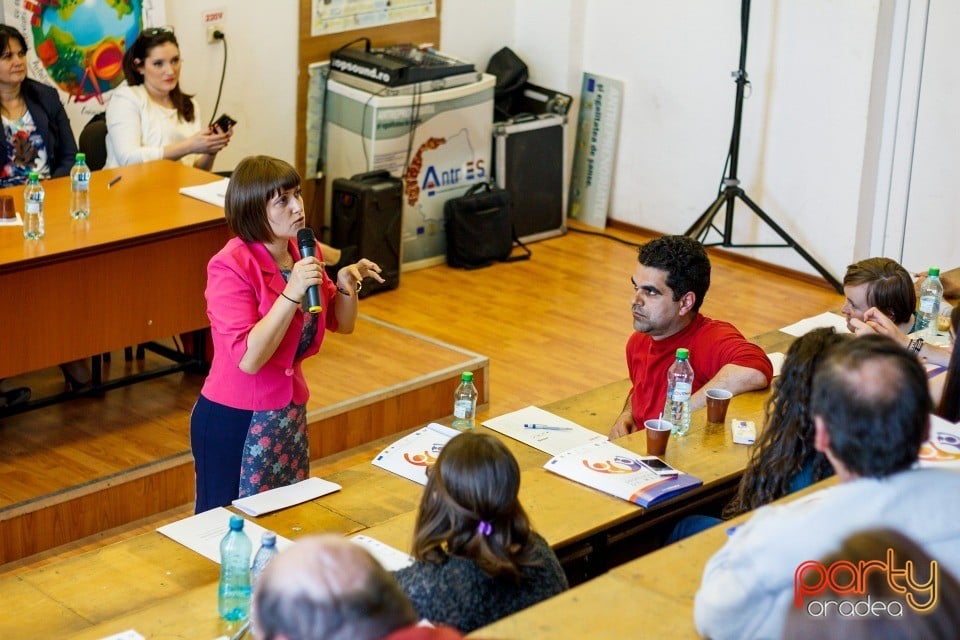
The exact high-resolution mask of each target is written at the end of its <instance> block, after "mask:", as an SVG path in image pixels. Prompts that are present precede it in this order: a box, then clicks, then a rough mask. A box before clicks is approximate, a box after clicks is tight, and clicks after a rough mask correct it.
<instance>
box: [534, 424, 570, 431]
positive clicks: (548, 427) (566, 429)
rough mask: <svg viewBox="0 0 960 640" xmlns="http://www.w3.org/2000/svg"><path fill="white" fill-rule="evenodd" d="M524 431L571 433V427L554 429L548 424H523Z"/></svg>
mask: <svg viewBox="0 0 960 640" xmlns="http://www.w3.org/2000/svg"><path fill="white" fill-rule="evenodd" d="M523 428H524V429H544V430H546V431H573V427H554V426H552V425H549V424H525V425H523Z"/></svg>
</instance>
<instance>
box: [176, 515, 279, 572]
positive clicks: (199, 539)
mask: <svg viewBox="0 0 960 640" xmlns="http://www.w3.org/2000/svg"><path fill="white" fill-rule="evenodd" d="M232 515H233V513H231V512H230V511H228V510H227V509H224V508H223V507H217V508H215V509H210V510H209V511H204V512H203V513H198V514H197V515H194V516H190V517H189V518H183V519H182V520H177V521H176V522H171V523H170V524H166V525H163V526H162V527H158V528H157V531H158V532H160V533H162V534H163V535H165V536H167V537H168V538H170V539H171V540H174V541H176V542H179V543H180V544H182V545H183V546H185V547H187V548H188V549H192V550H193V551H196V552H197V553H199V554H200V555H202V556H205V557H207V558H210V559H211V560H213V561H214V562H216V563H217V564H220V541H221V540H223V536H225V535H227V531H229V529H230V516H232ZM243 531H244V533H246V534H247V537H248V538H250V542H251V543H253V544H251V545H250V547H251V549H250V562H251V564H252V563H253V555H254V554H255V553H256V552H257V549H259V548H260V538H261V536H262V535H263V532H264V531H266V529H264V528H263V527H261V526H260V525H258V524H255V523H253V522H250V521H249V520H247V519H244V522H243ZM291 544H293V543H292V542H291V541H290V540H288V539H287V538H284V537H283V536H277V549H278V550H280V551H283V550H284V549H286V548H287V547H289V546H290V545H291Z"/></svg>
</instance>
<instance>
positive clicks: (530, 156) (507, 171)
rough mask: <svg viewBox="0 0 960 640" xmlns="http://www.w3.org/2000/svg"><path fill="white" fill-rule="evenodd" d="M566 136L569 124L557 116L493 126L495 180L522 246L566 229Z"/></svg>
mask: <svg viewBox="0 0 960 640" xmlns="http://www.w3.org/2000/svg"><path fill="white" fill-rule="evenodd" d="M566 136H567V119H566V117H565V116H563V115H559V114H556V113H543V114H540V115H532V114H521V115H517V116H514V117H512V118H510V119H509V120H504V121H502V122H495V123H494V128H493V160H494V177H495V179H496V183H497V186H499V187H500V188H501V189H506V191H507V192H508V193H509V194H510V219H511V221H512V222H513V226H514V229H515V230H516V232H517V236H518V237H519V238H520V240H521V241H522V242H533V241H536V240H543V239H545V238H552V237H554V236H558V235H562V234H563V233H565V232H566V230H567V227H566V221H567V189H568V185H567V175H566V171H565V167H566V166H567V158H566V155H567V144H566Z"/></svg>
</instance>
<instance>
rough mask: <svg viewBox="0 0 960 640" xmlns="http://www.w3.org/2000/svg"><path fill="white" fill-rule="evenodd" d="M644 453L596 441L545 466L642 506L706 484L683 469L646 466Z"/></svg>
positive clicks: (581, 482)
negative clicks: (673, 471)
mask: <svg viewBox="0 0 960 640" xmlns="http://www.w3.org/2000/svg"><path fill="white" fill-rule="evenodd" d="M655 457H656V456H640V455H638V454H636V453H633V452H632V451H630V450H628V449H624V448H623V447H620V446H617V445H615V444H613V443H612V442H609V441H606V442H592V443H590V444H588V445H585V446H583V447H578V448H576V449H571V450H569V451H564V452H563V453H561V454H560V455H558V456H556V457H554V458H551V459H550V461H549V462H547V464H545V465H543V467H544V468H545V469H546V470H547V471H551V472H553V473H556V474H558V475H561V476H563V477H564V478H569V479H570V480H573V481H574V482H579V483H580V484H584V485H587V486H588V487H593V488H594V489H599V490H600V491H603V492H605V493H609V494H610V495H612V496H616V497H618V498H622V499H624V500H627V501H628V502H632V503H634V504H638V505H640V506H641V507H649V506H651V505H654V504H657V503H658V502H663V501H664V500H666V499H668V498H672V497H673V496H675V495H678V494H680V493H683V492H684V491H687V490H688V489H693V488H694V487H699V486H700V485H702V484H703V481H702V480H701V479H700V478H695V477H694V476H691V475H690V474H687V473H682V472H679V473H678V475H675V476H660V475H657V474H656V473H654V472H653V471H651V470H650V469H648V468H647V467H645V466H644V465H643V462H642V461H643V460H648V459H651V458H655Z"/></svg>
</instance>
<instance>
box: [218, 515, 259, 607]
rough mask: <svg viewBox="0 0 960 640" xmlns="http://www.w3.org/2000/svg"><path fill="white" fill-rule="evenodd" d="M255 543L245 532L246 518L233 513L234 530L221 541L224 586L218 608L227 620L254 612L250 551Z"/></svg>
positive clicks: (231, 522) (231, 528)
mask: <svg viewBox="0 0 960 640" xmlns="http://www.w3.org/2000/svg"><path fill="white" fill-rule="evenodd" d="M252 550H253V545H252V544H251V543H250V538H248V537H247V534H245V533H244V532H243V518H241V517H240V516H236V515H235V516H230V531H228V532H227V535H225V536H224V537H223V540H222V541H221V542H220V589H219V591H218V592H217V593H218V601H217V608H218V610H219V612H220V617H221V618H223V619H224V620H244V619H246V617H247V616H248V615H250V552H251V551H252Z"/></svg>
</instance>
